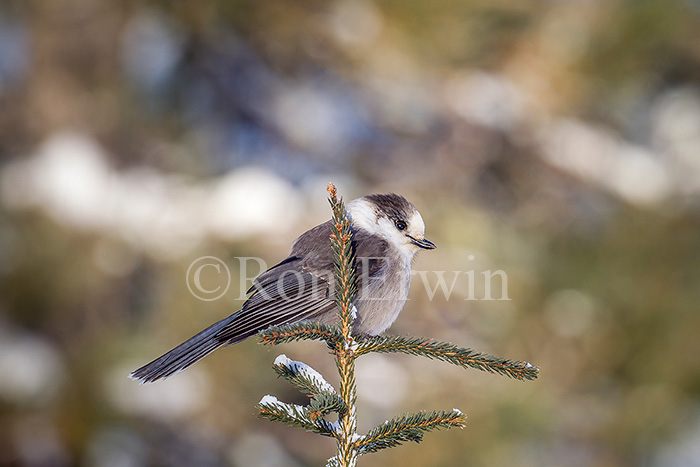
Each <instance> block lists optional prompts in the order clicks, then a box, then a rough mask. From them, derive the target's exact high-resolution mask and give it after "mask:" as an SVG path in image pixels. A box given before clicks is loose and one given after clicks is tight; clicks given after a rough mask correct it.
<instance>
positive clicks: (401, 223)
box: [396, 221, 406, 230]
mask: <svg viewBox="0 0 700 467" xmlns="http://www.w3.org/2000/svg"><path fill="white" fill-rule="evenodd" d="M396 228H397V229H399V230H406V223H405V222H404V221H396Z"/></svg>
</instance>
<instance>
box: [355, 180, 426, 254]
mask: <svg viewBox="0 0 700 467" xmlns="http://www.w3.org/2000/svg"><path fill="white" fill-rule="evenodd" d="M347 211H348V214H349V215H350V218H351V219H352V222H353V224H354V225H355V226H356V227H358V228H360V229H363V230H365V231H367V232H368V233H370V234H373V235H377V236H379V237H381V238H383V239H384V240H386V241H388V242H389V243H390V244H392V245H393V246H395V247H396V248H398V249H399V251H401V252H402V253H403V254H404V255H406V256H407V257H409V258H412V257H413V255H414V254H416V252H418V250H420V249H425V250H432V249H433V248H435V244H434V243H433V242H431V241H430V240H428V239H426V238H425V223H424V222H423V218H422V217H421V215H420V213H419V212H418V210H417V209H416V207H415V206H414V205H413V204H412V203H410V202H409V201H408V200H407V199H406V198H404V197H403V196H401V195H397V194H393V193H391V194H387V195H379V194H375V195H368V196H364V197H362V198H358V199H356V200H354V201H352V202H350V203H349V204H348V205H347Z"/></svg>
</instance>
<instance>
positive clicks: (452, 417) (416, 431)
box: [357, 410, 467, 454]
mask: <svg viewBox="0 0 700 467" xmlns="http://www.w3.org/2000/svg"><path fill="white" fill-rule="evenodd" d="M466 419H467V417H466V416H465V415H464V414H463V413H462V412H460V411H459V410H452V411H451V412H444V411H435V412H425V411H421V412H418V413H414V414H405V415H400V416H398V417H394V418H392V419H391V420H387V421H386V422H384V423H382V424H381V425H379V426H377V427H375V428H373V429H372V430H370V432H369V433H367V434H366V435H365V436H363V437H362V438H361V439H360V440H358V443H357V448H358V450H359V452H360V454H365V453H368V452H376V451H379V450H380V449H385V448H391V447H394V446H398V445H400V444H402V443H404V442H406V441H414V442H416V443H420V442H421V441H422V440H423V434H424V433H426V432H428V431H432V430H435V429H437V428H453V427H455V426H457V427H460V428H464V424H465V422H466Z"/></svg>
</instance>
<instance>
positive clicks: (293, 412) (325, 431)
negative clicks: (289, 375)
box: [258, 396, 338, 437]
mask: <svg viewBox="0 0 700 467" xmlns="http://www.w3.org/2000/svg"><path fill="white" fill-rule="evenodd" d="M258 411H259V415H260V416H261V417H262V418H266V419H268V420H270V421H273V422H281V423H284V424H287V425H291V426H296V427H299V428H303V429H305V430H306V431H311V432H313V433H318V434H320V435H323V436H332V437H337V436H338V433H337V430H336V426H335V424H333V423H331V422H328V421H327V420H325V419H324V418H323V417H319V416H317V415H316V413H315V412H314V411H312V410H309V409H308V408H307V407H302V406H301V405H296V404H288V403H286V402H282V401H279V400H277V398H276V397H273V396H265V397H263V398H262V399H261V400H260V402H259V403H258Z"/></svg>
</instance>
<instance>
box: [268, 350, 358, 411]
mask: <svg viewBox="0 0 700 467" xmlns="http://www.w3.org/2000/svg"><path fill="white" fill-rule="evenodd" d="M272 367H273V368H274V370H275V371H276V372H277V374H278V375H279V376H282V377H284V378H285V379H287V380H288V381H289V382H290V383H292V384H293V385H294V386H296V387H297V388H299V389H300V390H301V391H302V392H304V393H306V394H309V395H310V396H312V397H311V402H310V403H309V405H308V406H307V407H306V410H307V412H308V413H309V414H310V415H311V416H312V418H314V419H315V418H316V417H322V416H324V415H327V414H329V413H331V412H336V413H338V414H344V413H345V412H347V407H346V405H345V403H344V402H343V399H342V398H341V397H340V396H339V395H338V394H337V393H336V392H335V388H333V386H331V385H330V384H329V383H328V382H327V381H326V380H325V379H324V378H323V376H322V375H321V374H320V373H319V372H318V371H316V370H314V369H313V368H311V367H310V366H308V365H306V364H305V363H302V362H297V361H294V360H290V359H289V358H287V356H286V355H284V354H282V355H280V356H279V357H277V359H275V363H274V365H273V366H272Z"/></svg>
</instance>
